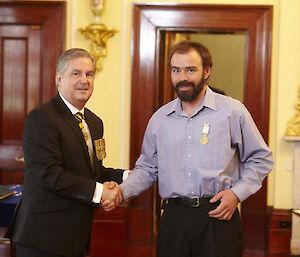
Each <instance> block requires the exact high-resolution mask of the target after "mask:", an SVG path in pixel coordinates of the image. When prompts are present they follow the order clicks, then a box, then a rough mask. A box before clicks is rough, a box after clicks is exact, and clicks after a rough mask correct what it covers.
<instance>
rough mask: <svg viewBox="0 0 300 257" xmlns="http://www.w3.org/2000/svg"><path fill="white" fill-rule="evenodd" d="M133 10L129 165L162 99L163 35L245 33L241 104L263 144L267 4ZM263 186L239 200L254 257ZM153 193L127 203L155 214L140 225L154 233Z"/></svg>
mask: <svg viewBox="0 0 300 257" xmlns="http://www.w3.org/2000/svg"><path fill="white" fill-rule="evenodd" d="M133 12H134V17H133V21H134V24H133V26H134V27H133V48H132V49H133V53H132V56H133V57H132V102H131V141H130V166H131V168H132V167H133V166H134V163H135V161H136V159H137V158H138V156H139V154H140V149H141V143H142V139H143V135H144V131H145V128H146V125H147V123H148V120H149V119H150V117H151V115H152V114H153V113H154V112H155V110H157V109H158V108H159V107H160V106H161V105H162V104H163V103H164V101H165V100H166V99H163V95H164V94H163V93H162V90H163V88H164V87H163V85H164V83H165V82H164V80H165V77H164V69H163V67H164V62H165V60H164V56H163V53H165V52H167V51H165V50H166V45H165V40H164V38H165V37H166V35H167V34H168V33H175V32H182V31H184V32H194V31H219V32H220V31H221V32H222V31H223V32H224V31H231V32H242V33H244V34H245V35H246V53H245V66H244V67H245V74H244V75H245V77H244V84H243V102H244V104H245V105H246V107H247V109H248V110H249V111H250V113H251V114H252V117H253V118H254V120H255V122H256V125H257V127H258V128H259V130H260V132H261V134H262V135H263V137H264V139H265V141H266V142H268V133H269V103H270V71H271V69H270V67H271V43H272V41H271V40H272V12H273V9H272V6H261V5H260V6H247V5H243V6H237V5H198V4H176V5H174V4H135V5H134V8H133ZM208 48H209V46H208ZM266 189H267V183H266V181H265V182H264V184H263V188H262V189H261V190H260V191H259V192H258V193H256V194H255V195H253V196H251V197H250V198H248V199H247V200H246V201H245V202H243V204H242V213H243V215H242V221H243V230H244V239H245V252H246V253H247V252H251V251H253V252H254V253H255V254H253V256H260V255H259V254H263V252H264V250H265V248H266V246H267V218H266V216H267V206H266V199H267V190H266ZM155 192H156V188H155V187H153V188H152V190H149V191H148V192H146V193H143V195H142V196H140V197H138V198H136V199H134V202H133V203H132V206H131V207H132V208H138V207H139V206H140V207H143V208H148V211H149V213H151V212H152V213H154V215H153V219H152V220H151V221H149V222H143V224H140V225H141V226H145V225H147V226H150V225H152V226H153V230H152V233H153V237H155V227H156V224H155V220H156V219H157V215H156V214H157V213H158V212H157V210H156V207H157V205H155V204H153V202H155V199H156V195H155ZM145 200H148V203H149V204H148V205H147V204H146V203H145ZM129 208H130V207H129ZM155 215H156V216H155ZM152 242H154V239H153V240H152ZM149 243H151V242H149Z"/></svg>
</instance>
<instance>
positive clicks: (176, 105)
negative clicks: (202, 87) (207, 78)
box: [166, 86, 217, 115]
mask: <svg viewBox="0 0 300 257" xmlns="http://www.w3.org/2000/svg"><path fill="white" fill-rule="evenodd" d="M203 107H208V108H210V109H212V110H216V109H217V107H216V93H215V92H213V91H212V90H211V89H210V88H209V87H208V86H207V87H206V92H205V95H204V98H203V101H202V103H201V104H200V106H199V107H198V108H197V110H196V113H198V112H199V111H200V110H201V109H202V108H203ZM173 112H175V113H176V114H177V115H181V114H183V109H182V106H181V100H180V99H179V98H178V97H177V98H176V99H175V100H174V102H173V104H171V106H170V109H169V110H168V112H167V113H166V115H170V114H171V113H173Z"/></svg>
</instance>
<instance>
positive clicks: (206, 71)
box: [204, 66, 211, 80]
mask: <svg viewBox="0 0 300 257" xmlns="http://www.w3.org/2000/svg"><path fill="white" fill-rule="evenodd" d="M210 70H211V69H210V67H209V66H206V67H205V68H204V79H205V80H207V79H208V78H209V76H210Z"/></svg>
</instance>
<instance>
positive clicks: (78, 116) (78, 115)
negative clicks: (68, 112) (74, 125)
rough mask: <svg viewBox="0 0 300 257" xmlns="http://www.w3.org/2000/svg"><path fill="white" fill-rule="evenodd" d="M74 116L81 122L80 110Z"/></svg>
mask: <svg viewBox="0 0 300 257" xmlns="http://www.w3.org/2000/svg"><path fill="white" fill-rule="evenodd" d="M74 116H75V118H76V119H77V120H78V121H79V122H82V120H83V119H84V118H83V114H82V113H81V112H77V113H75V114H74Z"/></svg>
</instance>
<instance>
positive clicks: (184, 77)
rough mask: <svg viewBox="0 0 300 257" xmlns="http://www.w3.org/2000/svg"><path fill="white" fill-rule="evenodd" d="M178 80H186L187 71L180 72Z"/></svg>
mask: <svg viewBox="0 0 300 257" xmlns="http://www.w3.org/2000/svg"><path fill="white" fill-rule="evenodd" d="M179 79H180V81H184V80H188V76H187V72H186V71H185V70H183V71H181V72H180V77H179Z"/></svg>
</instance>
